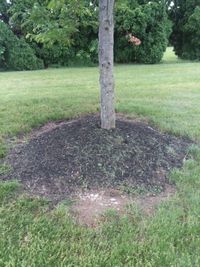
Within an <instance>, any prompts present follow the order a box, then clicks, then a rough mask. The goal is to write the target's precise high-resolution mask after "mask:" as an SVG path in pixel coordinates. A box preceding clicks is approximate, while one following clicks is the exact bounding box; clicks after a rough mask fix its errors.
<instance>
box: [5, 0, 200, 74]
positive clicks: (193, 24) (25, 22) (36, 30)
mask: <svg viewBox="0 0 200 267" xmlns="http://www.w3.org/2000/svg"><path fill="white" fill-rule="evenodd" d="M199 25H200V0H196V1H195V0H174V1H168V0H154V1H147V0H116V5H115V47H114V50H115V51H114V52H115V62H118V63H132V62H136V63H148V64H154V63H158V62H160V61H161V59H162V57H163V53H164V51H165V50H166V47H167V45H168V43H169V40H170V43H171V44H172V45H173V46H174V49H175V52H176V54H177V55H178V56H179V57H181V58H187V59H193V60H199V59H200V30H199V29H200V27H199ZM130 36H132V37H134V38H136V39H138V40H139V41H140V45H137V43H135V42H131V39H130ZM97 61H98V1H97V0H91V1H88V0H10V1H7V0H1V2H0V68H3V69H13V70H33V69H39V68H44V67H48V66H51V65H58V66H60V65H61V66H69V65H80V64H81V65H83V64H84V65H94V64H96V63H97Z"/></svg>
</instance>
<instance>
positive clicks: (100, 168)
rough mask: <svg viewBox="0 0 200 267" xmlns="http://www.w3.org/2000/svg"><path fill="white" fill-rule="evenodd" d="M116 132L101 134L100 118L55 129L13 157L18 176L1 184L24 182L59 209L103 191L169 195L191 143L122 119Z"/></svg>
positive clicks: (57, 125) (43, 132) (11, 162)
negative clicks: (62, 203) (174, 172)
mask: <svg viewBox="0 0 200 267" xmlns="http://www.w3.org/2000/svg"><path fill="white" fill-rule="evenodd" d="M116 126H117V127H116V129H114V130H111V131H106V130H103V129H101V128H100V121H99V116H96V115H91V116H86V117H82V118H79V119H77V120H73V121H67V122H61V123H49V124H47V125H46V126H44V127H42V128H41V129H39V130H37V131H33V133H32V134H31V135H30V138H29V141H28V142H21V143H19V144H18V145H17V146H16V147H14V148H13V149H12V150H11V151H10V152H9V154H8V156H7V158H6V159H5V163H6V164H9V165H11V167H12V171H11V172H10V173H9V174H7V175H1V176H0V179H1V180H10V179H18V180H19V181H21V182H22V184H23V185H24V188H25V190H27V191H28V192H29V193H30V194H34V195H40V196H42V197H46V198H48V199H50V200H52V201H54V202H56V203H57V202H59V201H61V200H63V199H66V198H70V197H72V196H74V195H76V193H77V192H83V195H84V193H85V192H91V190H98V189H99V188H101V189H102V188H103V190H122V191H125V192H131V191H134V190H135V188H144V189H145V190H150V191H151V192H152V191H156V190H158V191H163V192H164V191H165V190H166V185H167V186H168V185H169V181H168V179H167V176H168V174H169V172H170V170H171V169H173V168H180V167H181V166H182V164H183V160H184V159H185V158H186V157H187V149H188V147H189V146H190V144H191V141H190V140H188V139H186V138H178V137H175V136H172V135H169V134H164V133H161V132H159V131H158V130H157V129H154V128H152V127H151V126H149V125H148V124H147V123H145V122H140V121H138V120H132V121H130V120H127V119H124V118H123V117H122V116H119V118H118V119H117V123H116ZM100 195H101V193H100ZM116 201H118V202H120V203H121V202H123V201H124V200H123V197H122V196H120V197H119V198H117V200H116ZM120 205H121V204H120Z"/></svg>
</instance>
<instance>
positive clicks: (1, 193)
mask: <svg viewBox="0 0 200 267" xmlns="http://www.w3.org/2000/svg"><path fill="white" fill-rule="evenodd" d="M115 73H116V98H117V99H116V108H117V111H118V112H123V113H126V114H129V115H130V116H136V115H137V116H141V117H145V118H148V119H149V120H150V121H151V122H152V123H154V124H156V125H157V126H159V127H160V128H161V129H162V130H165V131H169V132H173V133H176V134H180V135H185V136H189V137H190V138H192V139H194V140H196V141H197V142H199V140H200V124H199V121H200V75H199V73H200V64H199V63H192V62H183V61H180V60H177V59H176V58H175V56H174V55H173V53H172V50H168V51H167V53H166V55H165V57H164V59H163V63H161V64H158V65H119V66H116V68H115ZM0 85H1V87H0V135H1V139H2V142H1V143H2V145H1V147H2V148H1V151H2V152H1V153H2V154H3V151H4V148H3V146H4V145H3V143H4V140H5V138H6V137H7V136H16V135H17V133H19V132H27V131H30V130H31V128H32V127H36V126H39V125H42V124H44V123H45V122H47V121H49V120H59V119H63V118H67V119H69V118H73V117H76V116H79V115H81V114H86V113H90V112H91V113H93V112H97V111H98V110H99V104H98V99H99V94H98V69H97V68H66V69H50V70H44V71H35V72H7V73H0ZM190 155H191V159H190V160H188V161H187V162H186V163H185V165H184V168H183V169H182V170H179V171H177V170H174V171H173V173H172V174H171V179H172V180H173V181H175V182H176V185H177V193H176V195H175V196H174V197H172V198H171V199H170V200H168V201H167V202H165V203H163V204H162V205H160V206H159V208H158V209H157V211H156V213H155V215H154V216H153V217H147V216H145V215H144V214H142V212H141V211H140V210H139V209H138V208H137V207H135V206H132V207H129V211H128V216H125V215H124V216H121V217H119V216H118V215H116V214H115V213H114V212H109V214H107V216H106V217H105V222H104V224H103V225H101V226H100V227H99V228H97V229H89V228H85V227H82V226H80V225H77V224H76V223H75V222H74V221H73V220H72V218H71V217H70V216H69V213H68V205H67V204H66V203H61V204H60V205H59V206H58V207H57V208H55V209H53V210H51V211H49V206H48V203H47V201H45V200H40V199H31V198H30V197H27V196H23V195H18V194H15V193H14V192H17V191H18V188H20V185H19V184H18V183H17V182H16V181H14V182H9V183H8V182H6V183H0V267H4V266H5V267H8V266H9V267H18V266H19V267H27V266H30V267H40V266H47V267H51V266H52V267H66V266H69V267H72V266H73V267H78V266H80V267H97V266H98V267H100V266H101V267H123V266H127V267H168V266H169V267H172V266H174V267H198V266H200V151H199V148H198V147H197V146H193V147H192V148H191V149H190Z"/></svg>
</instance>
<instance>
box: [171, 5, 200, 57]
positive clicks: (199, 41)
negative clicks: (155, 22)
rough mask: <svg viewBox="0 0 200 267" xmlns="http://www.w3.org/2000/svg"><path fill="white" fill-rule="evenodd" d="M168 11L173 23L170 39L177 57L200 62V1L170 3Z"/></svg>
mask: <svg viewBox="0 0 200 267" xmlns="http://www.w3.org/2000/svg"><path fill="white" fill-rule="evenodd" d="M168 10H169V16H170V18H171V20H172V21H173V31H172V35H171V38H170V39H171V44H172V45H173V46H174V51H175V53H176V55H178V56H179V57H180V58H183V59H191V60H200V27H199V25H200V0H175V1H169V2H168Z"/></svg>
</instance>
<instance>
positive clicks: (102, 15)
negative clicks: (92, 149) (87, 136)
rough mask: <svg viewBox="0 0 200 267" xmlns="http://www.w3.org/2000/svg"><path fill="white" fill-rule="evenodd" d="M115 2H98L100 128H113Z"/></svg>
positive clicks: (107, 0) (112, 0)
mask: <svg viewBox="0 0 200 267" xmlns="http://www.w3.org/2000/svg"><path fill="white" fill-rule="evenodd" d="M114 2H115V0H99V24H100V25H99V68H100V89H101V128H103V129H108V130H109V129H112V128H115V103H114V102H115V100H114V99H115V96H114V75H113V46H114V19H113V12H114V11H113V10H114Z"/></svg>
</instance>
